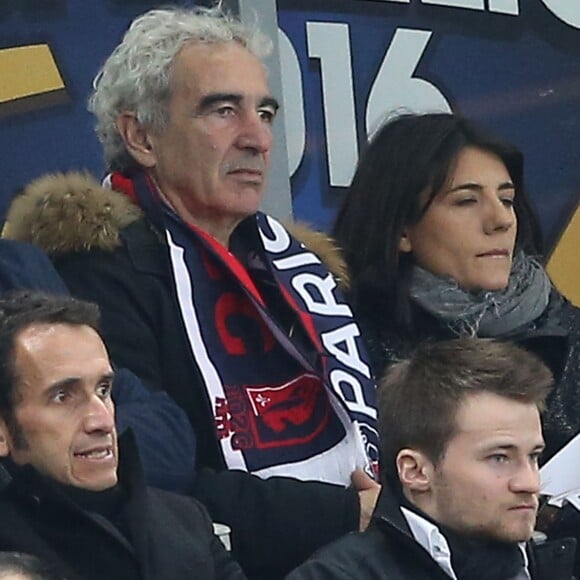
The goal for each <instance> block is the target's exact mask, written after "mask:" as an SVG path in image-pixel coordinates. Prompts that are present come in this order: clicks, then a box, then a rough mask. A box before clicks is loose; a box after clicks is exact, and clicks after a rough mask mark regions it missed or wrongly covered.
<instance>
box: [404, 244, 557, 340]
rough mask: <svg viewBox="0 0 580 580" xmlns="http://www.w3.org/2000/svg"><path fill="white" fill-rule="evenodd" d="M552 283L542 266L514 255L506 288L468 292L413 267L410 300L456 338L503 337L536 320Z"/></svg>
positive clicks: (544, 307) (451, 281)
mask: <svg viewBox="0 0 580 580" xmlns="http://www.w3.org/2000/svg"><path fill="white" fill-rule="evenodd" d="M551 288H552V284H551V282H550V279H549V278H548V275H547V274H546V272H545V270H544V268H543V267H542V265H541V264H540V263H539V262H538V261H537V260H535V259H534V258H532V257H530V256H526V255H524V254H523V253H522V252H520V253H518V254H517V255H516V257H515V259H514V262H513V265H512V271H511V273H510V278H509V282H508V286H507V288H505V289H504V290H499V291H495V292H492V291H480V292H469V291H468V290H464V289H462V288H460V287H459V286H458V284H457V282H455V281H454V280H453V279H450V278H442V277H440V276H436V275H435V274H432V273H431V272H428V271H427V270H425V269H423V268H420V267H418V266H416V267H415V268H414V270H413V277H412V281H411V292H410V294H411V297H412V298H413V300H415V301H416V302H417V303H418V304H419V305H420V306H421V307H422V308H424V309H425V310H427V311H428V312H430V313H431V314H433V315H434V316H435V317H437V318H438V319H439V320H441V321H442V322H444V323H445V324H446V325H447V326H448V327H449V328H450V329H451V330H452V331H453V332H454V333H455V334H457V335H465V334H467V335H471V336H475V335H477V336H482V337H486V336H487V337H494V336H504V335H506V334H509V333H512V332H514V331H516V330H518V329H520V328H522V327H524V326H526V325H527V324H529V323H530V322H532V321H533V320H535V319H536V318H538V317H539V316H540V315H541V314H542V312H544V310H545V309H546V306H547V305H548V300H549V298H550V291H551Z"/></svg>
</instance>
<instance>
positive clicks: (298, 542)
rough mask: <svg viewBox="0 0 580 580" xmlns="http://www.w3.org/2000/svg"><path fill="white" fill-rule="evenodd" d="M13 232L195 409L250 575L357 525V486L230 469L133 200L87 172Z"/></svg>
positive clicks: (156, 244) (282, 565) (65, 179)
mask: <svg viewBox="0 0 580 580" xmlns="http://www.w3.org/2000/svg"><path fill="white" fill-rule="evenodd" d="M297 233H298V236H299V237H300V239H302V240H303V241H304V242H305V243H306V244H307V245H310V247H312V243H313V240H314V241H315V242H318V246H317V250H316V251H317V253H318V254H319V255H320V253H321V252H320V251H319V249H320V248H319V246H320V237H319V236H317V235H314V237H311V236H312V234H311V233H309V232H308V230H307V229H302V230H300V231H299V232H296V230H295V229H294V234H295V235H296V234H297ZM5 235H6V236H8V237H12V238H16V239H20V240H23V241H24V240H25V241H29V242H31V243H34V244H37V245H39V246H41V247H42V248H43V249H44V250H45V251H46V252H47V253H48V254H49V255H50V256H51V257H52V258H53V261H54V264H55V266H56V268H57V270H58V271H59V273H60V274H61V275H62V277H63V278H64V280H65V282H66V283H67V285H68V286H69V288H70V290H71V292H72V294H73V295H76V296H78V297H81V298H85V299H88V300H93V301H95V302H97V303H98V304H99V305H100V307H101V311H102V323H103V324H102V325H103V331H104V336H105V340H106V343H107V345H108V346H109V348H110V350H111V355H112V357H113V359H114V360H115V361H117V362H118V363H119V364H122V365H123V366H126V367H127V368H129V369H131V370H132V371H133V372H135V374H137V375H138V376H139V377H140V378H141V379H142V380H144V381H145V382H146V383H148V384H149V385H150V386H151V387H152V388H154V389H164V390H166V391H168V392H169V393H170V394H171V395H172V396H173V398H174V399H175V400H176V401H177V402H178V403H179V404H180V405H181V406H182V407H183V408H184V409H185V410H186V412H187V413H188V415H189V418H190V420H191V423H192V425H193V427H194V429H195V431H196V434H197V442H198V454H197V457H198V464H199V471H198V476H197V490H196V495H197V496H198V497H199V498H200V499H201V500H202V501H203V502H204V503H205V504H206V506H207V507H208V509H209V511H210V513H211V515H212V517H213V519H214V520H215V521H220V522H224V523H228V524H229V525H230V526H231V527H232V529H233V534H232V539H233V548H234V555H235V557H236V558H237V559H239V561H240V562H241V563H242V565H243V566H244V567H245V569H246V571H247V572H248V575H252V576H254V577H256V578H258V577H263V578H268V580H273V579H274V578H276V577H279V576H281V575H283V574H284V573H285V572H287V571H288V570H289V569H291V568H292V567H294V566H296V565H297V564H298V563H300V562H301V561H302V560H303V559H305V558H306V557H308V555H310V553H312V551H313V550H315V549H316V548H318V547H320V546H321V545H323V544H325V543H327V542H329V541H332V540H334V539H335V538H337V537H339V536H341V535H342V534H344V533H346V532H348V531H351V530H353V529H357V528H358V520H359V504H358V495H357V493H356V491H355V490H353V489H344V488H342V487H339V486H334V485H328V484H323V483H318V482H298V481H296V480H293V479H289V478H281V477H274V478H270V479H268V480H261V479H259V478H257V477H254V476H252V475H249V474H247V473H244V472H241V471H226V470H224V465H223V463H222V459H221V453H220V452H219V447H218V441H217V439H216V435H215V428H214V426H213V425H212V417H213V413H212V411H211V409H210V408H209V402H208V399H207V396H206V392H205V388H204V387H203V386H202V381H201V377H200V374H199V370H198V369H197V367H196V366H195V365H192V363H191V355H190V352H189V343H188V341H187V339H186V337H185V334H184V333H185V330H184V328H183V325H182V321H181V317H180V313H179V309H178V306H177V303H176V301H175V298H174V296H173V292H172V289H171V284H172V279H171V274H170V267H169V264H168V259H167V253H166V248H165V247H164V244H163V242H162V238H161V236H160V235H159V233H158V232H157V231H155V230H154V229H153V228H152V226H151V225H150V224H149V223H148V222H147V221H145V219H144V218H143V216H142V215H141V212H140V210H139V209H138V208H137V207H135V206H134V205H133V204H132V203H131V202H130V201H129V200H128V199H127V198H126V197H124V196H123V195H121V194H118V193H116V192H114V191H110V190H107V189H103V188H101V187H100V186H99V185H98V184H97V183H96V182H95V181H94V180H92V179H91V178H89V177H88V176H86V175H78V174H77V175H68V176H62V175H57V176H49V177H46V178H43V179H41V180H39V181H37V182H35V183H33V184H31V185H30V186H29V187H28V188H27V189H26V191H25V193H24V195H23V196H21V197H20V198H17V200H16V201H15V202H14V204H13V206H12V208H11V210H10V213H9V217H8V221H7V226H6V228H5ZM305 237H306V238H308V237H310V239H309V240H308V239H305ZM326 247H327V252H326V255H325V256H321V257H322V258H323V259H324V260H325V261H326V262H327V263H328V261H330V262H332V261H333V260H334V261H335V271H336V268H338V269H339V273H340V265H341V264H342V262H341V261H340V260H339V259H338V254H337V252H336V250H335V249H334V247H333V246H331V245H330V244H326ZM331 268H332V266H331Z"/></svg>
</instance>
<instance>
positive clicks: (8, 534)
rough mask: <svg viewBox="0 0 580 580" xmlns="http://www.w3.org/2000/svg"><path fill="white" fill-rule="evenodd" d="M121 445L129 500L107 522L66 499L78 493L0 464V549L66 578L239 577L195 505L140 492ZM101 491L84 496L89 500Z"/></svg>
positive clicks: (136, 470) (127, 449) (134, 466)
mask: <svg viewBox="0 0 580 580" xmlns="http://www.w3.org/2000/svg"><path fill="white" fill-rule="evenodd" d="M123 439H124V441H123V442H122V443H124V444H122V445H121V454H120V456H121V458H122V461H121V464H120V468H119V480H120V483H121V485H122V486H123V488H124V489H125V490H127V496H126V497H125V498H123V499H122V501H120V502H119V504H118V506H116V507H115V509H114V511H113V513H114V515H113V516H107V517H105V516H104V515H102V514H100V513H98V511H95V512H93V511H88V510H87V509H86V507H82V502H81V503H79V502H78V501H74V500H73V499H71V496H70V495H69V493H73V492H74V495H75V497H76V494H78V493H79V492H78V491H77V490H71V491H70V492H69V491H68V489H69V488H66V487H64V486H61V485H59V484H56V483H55V482H54V481H53V480H50V479H48V478H46V477H44V476H42V475H41V474H40V473H38V472H37V471H35V470H34V469H33V468H32V467H30V466H24V467H22V466H15V465H14V464H6V463H4V465H3V462H0V514H1V517H0V550H2V551H18V552H24V553H29V554H33V555H35V556H37V557H39V558H41V559H42V560H44V561H46V562H48V563H51V564H52V565H53V566H54V567H55V568H56V569H57V570H58V571H59V572H60V573H61V574H62V575H63V576H64V577H66V578H67V579H68V580H103V579H105V578H106V579H107V580H159V579H161V578H162V579H163V580H183V579H184V578H204V579H205V578H207V579H208V580H209V579H215V580H218V579H219V580H227V579H230V580H242V579H243V578H245V576H244V574H243V573H242V570H241V569H240V567H239V565H238V564H237V563H236V562H234V561H233V560H232V559H231V558H230V557H229V555H228V554H227V552H226V551H225V549H224V547H223V546H222V545H221V543H220V541H219V540H218V539H217V538H216V537H215V536H214V535H213V531H212V527H211V522H210V519H209V517H208V515H207V513H206V511H205V510H204V509H203V507H202V506H201V505H200V504H199V503H197V502H196V501H195V500H193V499H192V498H188V497H184V496H180V495H176V494H171V493H167V492H164V491H161V490H155V489H152V488H146V487H144V485H143V481H142V476H141V472H140V467H139V462H138V458H137V456H136V453H135V449H134V446H133V444H132V441H130V440H129V441H127V439H126V438H123ZM87 493H90V492H87ZM107 493H108V492H99V493H95V492H93V493H90V495H91V496H92V497H91V501H94V498H95V496H97V495H99V496H101V498H102V496H103V494H107ZM113 522H115V523H113ZM119 522H121V523H119Z"/></svg>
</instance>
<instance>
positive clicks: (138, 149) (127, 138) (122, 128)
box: [116, 113, 157, 168]
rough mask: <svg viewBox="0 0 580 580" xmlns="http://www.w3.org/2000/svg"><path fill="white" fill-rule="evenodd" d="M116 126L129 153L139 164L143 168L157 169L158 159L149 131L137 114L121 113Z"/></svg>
mask: <svg viewBox="0 0 580 580" xmlns="http://www.w3.org/2000/svg"><path fill="white" fill-rule="evenodd" d="M116 124H117V130H118V131H119V134H120V135H121V138H122V139H123V141H124V143H125V147H126V148H127V151H128V152H129V153H130V154H131V155H132V156H133V158H134V159H135V160H136V161H137V163H139V165H141V166H142V167H147V168H151V167H155V164H156V162H157V159H156V156H155V152H154V149H153V146H152V143H151V138H150V135H149V131H148V130H147V129H146V128H145V127H143V125H142V124H141V123H140V122H139V121H138V120H137V117H136V115H135V113H121V114H120V115H119V116H118V117H117V123H116Z"/></svg>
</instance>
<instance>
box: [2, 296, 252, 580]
mask: <svg viewBox="0 0 580 580" xmlns="http://www.w3.org/2000/svg"><path fill="white" fill-rule="evenodd" d="M98 320H99V312H98V308H97V307H96V306H95V305H93V304H90V303H87V302H82V301H79V300H76V299H73V298H70V297H67V296H61V297H56V296H49V295H46V294H42V293H35V292H20V293H15V294H13V295H12V296H10V297H6V298H2V299H0V457H1V460H0V514H1V516H0V550H5V551H19V552H26V553H30V554H33V555H35V556H37V557H39V558H41V559H42V560H44V561H46V562H47V563H50V564H52V565H53V566H55V568H56V569H57V570H58V571H59V573H61V574H62V575H63V576H66V577H67V578H69V579H70V580H75V579H76V580H81V579H82V580H93V579H94V580H102V579H103V578H107V579H114V580H130V579H135V580H137V579H140V580H141V579H151V580H158V579H160V578H163V580H171V579H174V580H182V579H183V578H188V577H193V575H195V576H197V577H200V578H215V579H218V578H224V579H230V578H231V579H241V578H244V577H245V576H244V574H243V573H242V571H241V569H240V568H239V566H238V565H237V563H236V562H234V561H233V560H232V559H231V558H230V557H229V555H228V554H227V552H226V551H225V548H224V546H223V545H222V544H221V542H220V541H219V539H218V538H216V537H215V536H214V535H213V533H212V526H211V522H210V520H209V517H208V516H207V514H206V512H205V510H204V509H203V507H202V506H201V505H200V504H198V503H197V502H196V501H195V500H192V499H190V498H187V497H184V496H180V495H175V494H171V493H168V492H163V491H161V490H154V489H152V488H146V487H145V485H144V483H143V480H142V474H141V470H140V465H139V460H138V457H137V454H136V449H135V446H134V442H133V440H132V437H131V434H130V433H128V434H127V436H124V437H122V438H121V441H119V442H118V441H117V432H116V429H115V410H114V405H113V401H112V399H111V391H112V384H113V377H114V372H113V368H112V366H111V363H110V361H109V357H108V354H107V351H106V348H105V346H104V344H103V342H102V340H101V338H100V336H99V333H98Z"/></svg>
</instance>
